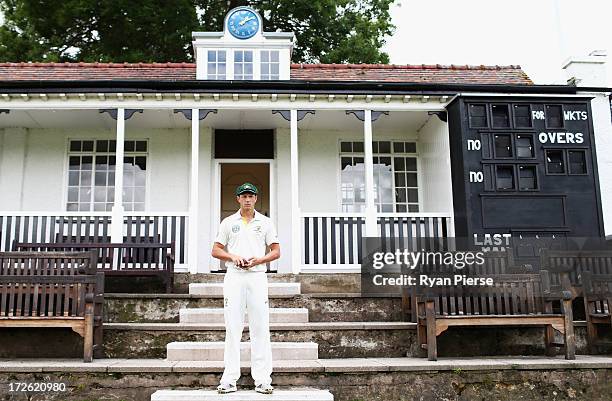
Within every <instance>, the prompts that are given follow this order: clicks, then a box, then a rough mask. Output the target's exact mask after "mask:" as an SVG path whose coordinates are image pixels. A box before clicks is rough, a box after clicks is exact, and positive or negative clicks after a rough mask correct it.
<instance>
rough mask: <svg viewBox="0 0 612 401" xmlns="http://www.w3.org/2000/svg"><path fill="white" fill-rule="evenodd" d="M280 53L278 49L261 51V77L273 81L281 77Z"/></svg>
mask: <svg viewBox="0 0 612 401" xmlns="http://www.w3.org/2000/svg"><path fill="white" fill-rule="evenodd" d="M278 55H279V51H278V50H262V51H261V79H263V80H270V81H271V80H276V79H279V78H280V75H279V74H280V73H279V68H280V67H279V66H280V63H279V56H278Z"/></svg>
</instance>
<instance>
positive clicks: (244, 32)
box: [227, 8, 259, 39]
mask: <svg viewBox="0 0 612 401" xmlns="http://www.w3.org/2000/svg"><path fill="white" fill-rule="evenodd" d="M227 29H228V30H229V32H230V33H231V34H232V36H234V37H235V38H238V39H249V38H252V37H253V36H254V35H255V34H256V33H257V31H258V30H259V18H258V17H257V14H255V12H254V11H253V10H251V9H249V8H242V9H237V10H236V11H234V12H232V13H231V14H230V16H229V17H228V19H227Z"/></svg>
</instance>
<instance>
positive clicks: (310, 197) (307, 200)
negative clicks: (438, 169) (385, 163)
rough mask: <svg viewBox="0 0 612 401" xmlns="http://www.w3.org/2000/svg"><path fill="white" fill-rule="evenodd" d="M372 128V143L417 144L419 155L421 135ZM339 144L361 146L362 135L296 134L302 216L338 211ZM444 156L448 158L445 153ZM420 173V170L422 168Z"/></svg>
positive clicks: (305, 132) (330, 132)
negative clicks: (344, 142)
mask: <svg viewBox="0 0 612 401" xmlns="http://www.w3.org/2000/svg"><path fill="white" fill-rule="evenodd" d="M373 128H374V132H373V139H374V140H375V141H379V140H398V141H417V151H419V152H420V150H419V149H420V146H421V145H420V143H418V140H419V137H420V135H417V133H416V132H405V133H399V132H379V131H377V130H376V124H374V127H373ZM341 140H350V141H362V142H363V132H362V131H354V132H348V131H300V132H299V139H298V142H299V144H298V149H299V160H300V206H301V209H302V212H326V213H330V212H339V211H340V201H341V199H340V191H339V187H340V141H341ZM447 146H448V145H447ZM445 154H446V155H448V152H446V153H445ZM422 173H423V168H422V167H421V174H422ZM449 174H450V172H449ZM421 177H422V176H421ZM421 177H420V178H421ZM421 180H422V178H421ZM447 211H448V210H447Z"/></svg>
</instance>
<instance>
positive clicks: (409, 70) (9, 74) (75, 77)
mask: <svg viewBox="0 0 612 401" xmlns="http://www.w3.org/2000/svg"><path fill="white" fill-rule="evenodd" d="M195 77H196V66H195V64H193V63H131V64H128V63H123V64H120V63H0V81H46V80H60V81H63V80H65V81H100V80H102V81H105V80H108V81H112V80H135V81H142V80H145V81H189V80H195ZM291 79H292V80H298V81H361V82H363V81H370V82H399V83H433V84H436V83H439V84H444V83H448V84H516V85H532V84H533V82H532V81H531V79H529V77H528V76H527V74H525V72H523V70H522V69H521V67H520V66H468V65H448V66H447V65H439V64H436V65H424V64H423V65H388V64H292V65H291Z"/></svg>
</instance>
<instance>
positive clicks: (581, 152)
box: [448, 97, 604, 242]
mask: <svg viewBox="0 0 612 401" xmlns="http://www.w3.org/2000/svg"><path fill="white" fill-rule="evenodd" d="M448 123H449V132H450V155H451V168H452V185H453V202H454V213H455V233H456V236H457V237H469V238H474V239H475V240H476V241H477V242H478V241H487V239H489V240H490V239H491V238H493V237H495V238H499V237H509V236H512V237H517V236H520V237H525V236H527V237H534V238H557V237H570V236H571V237H600V236H602V235H603V232H604V230H603V220H602V212H601V200H600V199H601V198H600V196H599V183H598V178H597V177H598V175H597V162H596V152H595V141H594V139H593V125H592V114H591V109H590V99H588V98H551V97H546V98H544V97H542V98H540V97H538V98H512V97H486V98H484V97H483V98H475V97H474V98H472V97H465V98H463V97H458V98H457V99H455V100H454V101H453V102H452V103H451V104H450V105H449V106H448Z"/></svg>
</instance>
